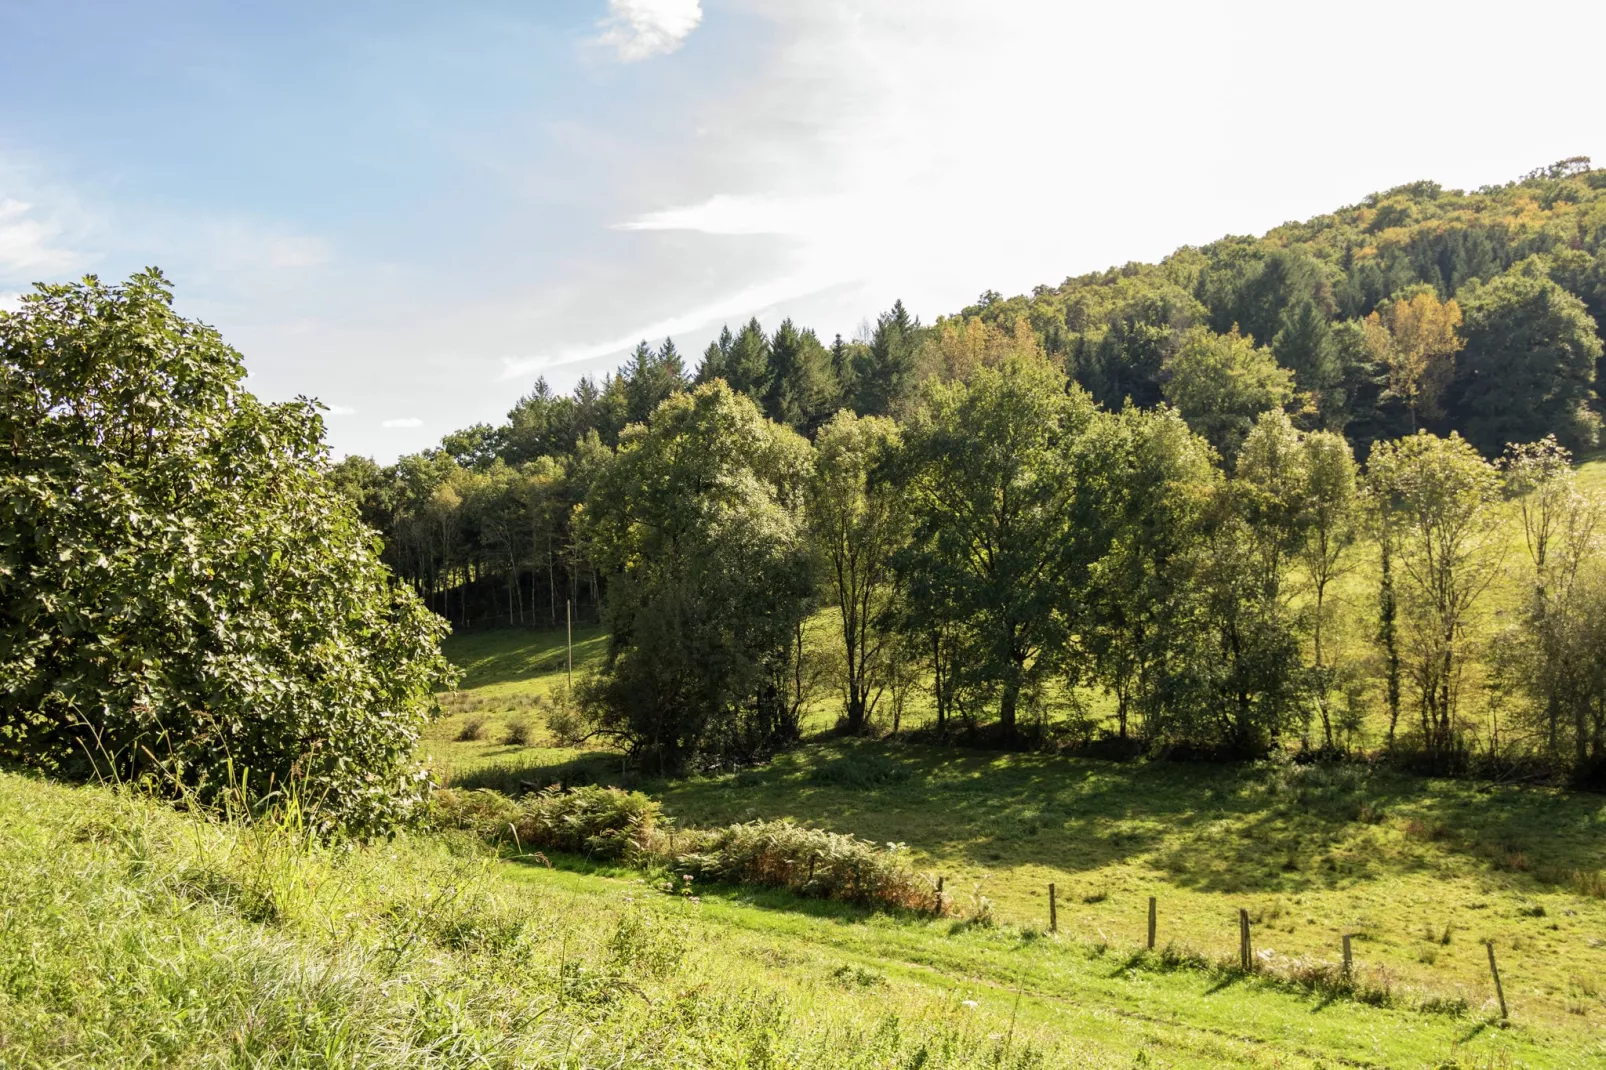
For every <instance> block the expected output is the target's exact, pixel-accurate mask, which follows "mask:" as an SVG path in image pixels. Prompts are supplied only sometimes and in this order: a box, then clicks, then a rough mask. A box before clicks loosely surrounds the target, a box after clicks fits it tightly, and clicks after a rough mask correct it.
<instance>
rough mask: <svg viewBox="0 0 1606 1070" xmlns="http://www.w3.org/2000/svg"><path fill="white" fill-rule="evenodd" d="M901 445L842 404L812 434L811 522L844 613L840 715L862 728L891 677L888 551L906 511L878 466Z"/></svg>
mask: <svg viewBox="0 0 1606 1070" xmlns="http://www.w3.org/2000/svg"><path fill="white" fill-rule="evenodd" d="M898 445H899V434H898V425H897V424H895V423H893V422H892V421H891V420H890V419H888V418H886V417H884V416H862V417H861V416H855V415H854V414H853V413H852V412H850V411H847V410H844V411H842V412H839V413H837V414H836V415H835V416H834V417H832V418H831V420H830V421H829V422H827V423H826V425H825V426H824V427H822V428H821V429H820V434H819V436H818V437H817V438H816V439H815V442H814V447H815V453H814V471H813V474H812V477H811V478H810V480H809V499H808V503H809V523H810V527H811V529H812V530H813V534H814V539H815V543H816V545H817V546H818V547H819V550H820V553H821V555H822V556H823V557H824V559H825V568H826V574H827V583H828V584H829V586H830V593H831V594H832V595H833V596H834V598H835V601H836V604H837V611H838V615H839V619H840V621H841V629H842V630H841V638H842V644H841V645H842V659H843V660H842V669H841V672H840V674H839V678H840V683H841V690H842V700H843V721H844V725H845V727H846V728H847V730H848V731H849V732H861V731H863V730H864V728H865V727H866V725H867V724H868V722H869V719H870V717H871V715H872V714H873V713H874V712H875V707H876V703H877V701H878V700H879V698H880V696H881V693H882V692H883V691H884V690H885V688H886V684H887V681H888V675H889V668H890V666H889V665H888V658H889V657H890V656H892V651H891V648H890V643H891V640H892V625H893V623H894V619H895V615H896V611H897V600H896V598H895V588H896V585H895V583H894V576H893V569H892V563H893V557H894V555H895V554H896V553H897V552H898V551H899V550H900V549H902V546H903V541H904V538H905V536H906V529H907V517H906V513H905V510H904V503H903V488H902V487H900V486H898V485H897V484H896V483H895V482H894V481H892V480H891V479H888V478H887V477H886V475H885V474H884V472H883V469H884V467H885V466H886V465H887V463H888V462H889V461H890V460H891V458H892V456H893V455H894V453H895V452H896V450H897V448H898Z"/></svg>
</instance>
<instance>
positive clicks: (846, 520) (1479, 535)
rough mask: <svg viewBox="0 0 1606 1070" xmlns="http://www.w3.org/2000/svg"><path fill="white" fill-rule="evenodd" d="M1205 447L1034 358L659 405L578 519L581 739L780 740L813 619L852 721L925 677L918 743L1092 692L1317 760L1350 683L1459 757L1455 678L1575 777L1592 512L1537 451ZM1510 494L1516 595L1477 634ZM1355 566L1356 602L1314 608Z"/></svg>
mask: <svg viewBox="0 0 1606 1070" xmlns="http://www.w3.org/2000/svg"><path fill="white" fill-rule="evenodd" d="M1218 456H1219V455H1218V454H1217V453H1216V452H1215V451H1214V450H1213V449H1212V447H1211V446H1210V444H1209V443H1208V442H1207V441H1206V440H1205V439H1204V438H1203V437H1202V436H1200V435H1199V434H1197V433H1196V432H1194V431H1193V430H1191V429H1190V428H1189V427H1188V426H1187V423H1186V422H1185V421H1184V420H1183V419H1182V418H1181V417H1180V416H1179V414H1178V413H1177V412H1176V411H1175V410H1173V409H1170V408H1168V407H1160V408H1157V409H1154V410H1141V409H1138V408H1136V407H1131V406H1129V407H1126V408H1124V409H1122V410H1120V411H1118V412H1110V411H1107V410H1104V409H1101V408H1100V407H1099V406H1098V405H1097V404H1096V403H1095V402H1093V400H1092V399H1091V398H1090V397H1089V396H1088V395H1087V394H1086V392H1085V391H1082V390H1080V389H1078V388H1076V387H1074V386H1070V387H1069V388H1067V383H1066V380H1065V377H1064V375H1063V373H1062V372H1061V371H1060V370H1059V369H1058V368H1056V367H1055V366H1054V365H1053V364H1052V363H1051V362H1049V361H1048V360H1046V359H1045V358H1044V357H1043V356H1042V355H1041V354H1038V353H1035V352H1030V351H1028V352H1025V353H1013V354H1009V355H1007V356H1005V357H1003V358H1002V359H1001V360H998V361H996V362H992V361H990V362H987V363H984V364H982V365H981V366H980V367H978V368H977V369H976V370H974V371H973V372H972V373H971V374H970V375H968V376H967V377H966V378H965V379H962V380H959V381H956V382H935V381H934V382H933V383H931V384H930V385H929V386H928V387H927V389H926V390H925V392H924V394H923V396H922V398H921V401H920V403H919V405H918V406H917V407H916V408H915V410H914V412H913V413H912V414H911V416H910V418H909V419H908V420H906V421H904V422H902V423H901V424H900V423H898V422H895V421H893V420H891V419H888V418H885V417H875V416H871V417H860V416H858V415H856V414H854V413H852V412H847V411H844V412H839V413H838V414H837V415H836V416H834V417H833V418H832V419H831V420H829V421H828V422H827V423H826V424H825V425H824V426H823V427H822V428H821V429H820V431H819V433H818V435H817V437H816V439H815V441H814V443H813V444H812V446H811V444H810V443H809V442H808V441H807V440H805V439H804V438H802V437H801V436H799V435H797V434H795V433H793V432H791V431H790V430H789V429H787V428H784V427H781V426H780V425H778V424H776V423H774V422H773V421H769V420H767V419H766V418H765V417H764V416H763V414H762V413H761V412H760V411H759V409H758V406H757V405H756V403H754V402H753V401H752V400H751V399H749V398H747V397H745V396H744V395H741V394H739V393H737V392H734V391H732V390H731V389H730V388H729V387H728V386H727V385H725V384H724V383H723V382H715V383H713V384H708V385H705V386H702V387H699V388H697V389H695V390H694V391H693V392H691V393H688V394H682V395H677V396H676V397H674V398H672V399H670V400H669V401H667V402H666V403H664V404H663V405H662V406H661V407H660V408H659V410H658V411H657V412H656V413H655V414H654V416H653V417H652V418H651V420H650V421H649V422H648V423H647V424H645V425H637V426H634V427H632V428H630V429H628V430H627V431H626V433H625V435H624V437H623V439H622V440H621V442H620V445H619V449H618V452H617V455H616V457H615V459H614V461H613V462H612V463H611V464H609V465H608V466H606V467H605V468H604V469H603V470H602V472H601V475H600V477H599V479H598V481H597V483H596V484H595V486H594V493H593V496H592V497H591V498H590V499H589V500H588V502H587V504H586V507H585V512H584V520H583V523H582V525H581V527H582V531H583V533H584V537H585V538H587V539H589V540H591V541H592V544H593V545H594V547H595V552H596V553H597V555H598V559H599V561H600V562H601V564H602V567H603V569H604V570H605V572H606V573H607V575H609V576H610V577H612V579H611V581H610V586H609V589H608V590H609V597H608V603H607V604H608V622H609V624H610V626H611V629H612V646H611V656H610V660H609V663H608V665H607V668H606V669H605V670H604V671H603V672H602V673H601V675H600V676H599V677H598V679H597V680H596V681H594V682H593V683H592V684H591V685H590V686H589V687H588V689H587V692H586V694H585V696H584V698H585V704H586V707H587V709H588V711H589V713H590V715H591V717H592V718H593V725H594V727H596V728H598V729H600V730H602V731H604V732H606V733H609V734H611V735H613V736H615V737H617V738H619V739H621V740H623V741H625V742H626V743H628V744H629V745H631V746H633V747H635V748H636V749H637V750H638V751H639V752H640V753H641V754H642V755H643V757H644V758H645V759H646V760H648V761H649V762H651V763H657V764H661V765H663V766H664V767H666V768H672V767H676V766H679V765H681V764H683V763H685V762H686V761H687V760H689V759H692V758H694V757H697V756H704V757H706V756H709V755H714V756H721V755H729V754H731V753H740V754H748V753H752V752H755V751H762V750H764V749H765V748H769V747H774V746H779V745H784V744H785V743H786V742H788V741H789V740H790V739H792V738H795V735H796V732H797V726H798V716H799V711H800V709H801V707H802V704H803V702H804V701H805V699H806V697H807V678H808V673H807V671H806V668H805V666H804V644H803V632H802V628H803V623H804V621H805V620H806V619H807V618H808V617H809V616H810V614H811V613H812V612H813V611H814V610H815V608H816V607H817V606H819V605H821V604H825V605H828V606H831V607H832V608H833V610H834V612H833V614H832V619H833V621H834V626H833V628H832V635H833V639H832V642H831V647H832V649H833V656H832V657H831V659H830V661H831V667H830V670H829V677H830V679H831V680H832V681H833V682H834V684H835V686H836V687H837V688H838V689H839V691H840V695H841V700H842V709H843V725H844V728H845V729H847V730H849V731H862V730H864V729H865V728H867V727H868V726H870V725H871V724H872V723H874V722H876V721H877V720H880V721H882V722H883V723H885V722H887V721H889V720H895V719H896V717H897V716H898V713H897V711H898V709H899V708H900V704H901V703H902V701H904V699H905V698H906V696H907V694H908V693H909V692H910V691H911V690H914V689H920V690H924V691H926V692H928V693H929V694H930V695H931V698H932V701H933V703H934V705H935V707H936V717H937V725H938V727H939V729H940V728H945V727H958V726H960V725H963V726H965V727H967V728H971V729H974V728H975V727H977V726H985V725H991V726H992V728H991V729H989V730H990V731H992V732H995V733H996V734H997V735H999V736H1001V737H1002V738H1003V739H1004V740H1005V741H1009V740H1013V739H1015V738H1017V737H1018V735H1019V734H1020V733H1021V732H1022V731H1023V729H1024V727H1025V725H1024V722H1035V724H1036V725H1039V726H1040V724H1041V722H1042V719H1043V718H1044V717H1045V716H1046V715H1047V714H1048V713H1049V711H1051V710H1054V711H1056V712H1057V714H1058V717H1057V720H1058V722H1059V723H1060V724H1062V725H1063V724H1066V723H1069V724H1071V725H1072V726H1073V728H1074V726H1075V725H1076V724H1077V721H1078V705H1079V700H1078V698H1077V696H1078V694H1079V693H1080V690H1079V689H1082V688H1085V687H1087V686H1092V687H1094V688H1097V689H1101V690H1103V691H1105V692H1107V693H1109V694H1110V695H1112V696H1114V698H1115V702H1116V719H1115V726H1114V732H1115V733H1116V734H1118V735H1120V736H1131V737H1135V738H1138V739H1141V740H1143V741H1146V742H1148V743H1151V744H1165V745H1174V746H1175V745H1180V746H1185V747H1187V748H1190V749H1197V750H1207V751H1211V752H1216V753H1229V754H1235V755H1248V754H1257V753H1263V752H1264V751H1265V750H1266V749H1267V748H1268V747H1270V746H1272V745H1274V744H1276V743H1277V742H1279V741H1280V740H1288V739H1302V740H1304V741H1305V742H1306V743H1307V744H1308V745H1310V746H1312V747H1317V748H1323V749H1328V750H1337V749H1341V748H1343V747H1345V746H1346V744H1347V743H1348V741H1349V738H1350V737H1351V736H1353V734H1354V733H1355V732H1356V730H1357V729H1358V728H1359V722H1360V719H1361V717H1362V716H1363V715H1364V712H1365V709H1366V706H1367V703H1368V697H1367V696H1368V691H1369V690H1371V691H1372V692H1374V693H1379V694H1380V699H1379V701H1378V705H1379V706H1380V708H1381V710H1382V711H1383V712H1384V713H1385V714H1386V718H1387V729H1386V733H1387V734H1386V739H1385V740H1384V741H1383V742H1384V743H1385V745H1386V746H1387V747H1389V748H1393V749H1396V750H1397V751H1401V752H1408V753H1410V754H1412V755H1415V756H1419V757H1420V758H1421V759H1422V760H1424V761H1425V762H1427V763H1429V764H1431V765H1432V766H1433V767H1435V768H1441V769H1442V768H1453V767H1457V766H1461V765H1464V764H1465V763H1466V762H1467V761H1468V760H1469V758H1471V757H1472V754H1471V750H1472V747H1473V746H1474V744H1475V743H1477V742H1480V740H1477V739H1474V738H1473V737H1472V736H1471V735H1470V734H1469V733H1468V726H1469V721H1468V719H1467V717H1466V716H1465V711H1464V706H1465V704H1466V690H1467V688H1468V686H1469V684H1468V681H1469V680H1473V679H1477V680H1478V681H1479V682H1480V683H1485V684H1487V685H1489V686H1493V687H1497V688H1499V689H1500V692H1501V695H1502V696H1503V698H1504V699H1505V700H1506V702H1507V703H1508V705H1509V708H1510V711H1511V712H1510V715H1509V716H1508V720H1507V727H1506V728H1505V729H1504V732H1505V735H1504V736H1503V737H1501V738H1499V739H1494V740H1492V741H1491V740H1481V741H1482V742H1490V743H1492V745H1493V746H1495V747H1496V748H1499V750H1500V755H1501V756H1504V757H1507V758H1509V757H1511V756H1512V755H1514V754H1515V753H1517V750H1519V749H1520V750H1523V751H1524V752H1525V753H1529V754H1532V755H1536V756H1540V757H1543V758H1545V759H1547V760H1550V761H1552V762H1554V763H1555V764H1556V765H1557V766H1558V767H1564V768H1569V769H1572V770H1573V771H1574V772H1577V773H1579V774H1581V775H1583V774H1587V773H1589V772H1590V771H1592V770H1594V769H1596V768H1597V767H1598V765H1599V763H1600V762H1601V760H1602V758H1603V757H1606V645H1603V644H1606V629H1603V628H1602V627H1601V626H1600V625H1599V624H1598V623H1596V622H1597V621H1599V620H1602V619H1606V585H1603V584H1606V559H1603V558H1602V555H1601V552H1600V551H1601V547H1600V544H1599V539H1598V537H1597V536H1598V532H1597V524H1598V521H1599V518H1600V516H1601V505H1600V503H1599V501H1598V500H1595V499H1592V498H1590V497H1589V496H1587V495H1584V494H1582V493H1581V492H1580V491H1579V490H1578V489H1577V487H1576V484H1575V481H1574V477H1573V473H1572V468H1571V466H1570V465H1569V464H1568V463H1567V454H1566V451H1565V450H1564V448H1562V447H1561V446H1559V445H1558V444H1557V443H1556V442H1555V441H1554V440H1547V441H1546V442H1543V443H1541V444H1538V445H1534V446H1528V447H1522V448H1517V449H1514V450H1512V451H1511V452H1510V454H1509V455H1508V456H1507V458H1506V459H1505V460H1504V461H1503V462H1501V463H1500V464H1495V463H1491V462H1490V461H1488V460H1486V459H1484V458H1483V457H1481V456H1480V455H1479V454H1478V452H1477V451H1476V450H1475V449H1473V448H1472V447H1471V446H1470V445H1469V444H1468V443H1467V442H1466V441H1465V440H1463V439H1461V438H1460V437H1459V436H1456V435H1451V436H1449V437H1444V438H1441V437H1438V436H1436V435H1433V434H1431V433H1428V432H1419V433H1417V434H1415V435H1411V436H1407V437H1404V438H1402V439H1399V440H1397V441H1390V442H1384V443H1378V444H1377V445H1375V446H1374V447H1373V449H1372V450H1371V455H1370V458H1369V462H1368V464H1367V466H1366V468H1365V470H1364V472H1363V471H1362V470H1361V469H1360V468H1359V467H1358V466H1357V464H1356V463H1355V461H1354V459H1353V455H1352V451H1351V447H1350V445H1349V443H1348V442H1347V441H1345V439H1344V438H1343V437H1342V436H1340V435H1338V434H1336V433H1333V432H1325V431H1313V432H1305V431H1301V430H1299V429H1298V428H1296V427H1295V426H1294V425H1293V423H1292V421H1291V420H1290V419H1289V418H1288V416H1287V414H1285V413H1283V412H1282V411H1281V410H1278V409H1267V410H1265V411H1264V412H1263V413H1261V414H1260V415H1259V416H1258V418H1257V419H1256V420H1255V422H1254V424H1253V426H1252V427H1251V429H1250V430H1249V431H1248V433H1247V434H1246V435H1245V437H1244V440H1243V442H1242V444H1241V448H1240V450H1239V453H1238V457H1237V460H1236V464H1235V465H1234V466H1233V470H1232V471H1231V473H1230V474H1229V473H1227V472H1225V471H1223V469H1222V468H1221V467H1220V465H1219V464H1218V463H1217V460H1218ZM1508 496H1509V497H1513V498H1515V500H1516V501H1517V502H1518V503H1519V506H1518V508H1517V512H1518V515H1519V516H1520V517H1521V523H1522V530H1523V531H1524V532H1525V533H1526V534H1527V536H1528V540H1527V541H1528V546H1529V547H1530V550H1531V555H1532V556H1531V559H1530V561H1529V565H1528V568H1527V574H1528V576H1529V581H1530V586H1531V589H1532V595H1531V597H1530V598H1529V599H1528V601H1527V603H1526V605H1525V608H1524V610H1523V612H1522V613H1520V614H1517V615H1515V616H1513V617H1512V618H1511V619H1509V620H1508V621H1507V622H1506V623H1505V625H1504V626H1503V628H1504V631H1503V633H1502V635H1501V640H1500V642H1499V643H1498V644H1494V645H1493V646H1485V644H1486V643H1487V642H1488V640H1489V639H1490V638H1491V637H1492V634H1493V633H1492V631H1491V629H1492V628H1493V627H1495V625H1494V624H1493V623H1492V618H1491V617H1490V616H1489V614H1488V613H1486V612H1484V610H1485V609H1486V608H1487V607H1486V606H1485V604H1484V603H1485V602H1486V600H1487V592H1488V590H1489V588H1490V585H1491V583H1492V582H1493V581H1494V578H1495V576H1496V574H1497V571H1498V570H1499V569H1500V567H1501V565H1502V561H1503V553H1502V549H1503V545H1504V534H1503V533H1504V532H1505V531H1506V528H1505V526H1504V525H1505V523H1506V518H1507V515H1508V511H1509V510H1508V506H1507V505H1506V498H1507V497H1508ZM1361 568H1365V569H1366V570H1367V571H1368V572H1370V573H1371V575H1372V576H1373V577H1375V582H1374V583H1373V584H1371V586H1372V589H1373V591H1374V593H1375V600H1374V599H1368V602H1370V603H1371V604H1370V605H1369V606H1366V607H1362V606H1357V605H1355V604H1353V603H1349V604H1346V603H1343V602H1341V601H1340V600H1338V599H1335V598H1334V597H1333V594H1334V589H1335V584H1337V583H1338V582H1339V581H1340V580H1341V579H1343V578H1344V577H1345V576H1346V575H1347V574H1349V573H1350V572H1352V571H1355V570H1357V569H1361ZM1359 618H1364V620H1362V619H1359ZM1364 632H1370V633H1371V634H1372V636H1374V637H1375V640H1374V641H1373V642H1369V643H1362V644H1357V643H1356V642H1355V637H1356V636H1357V634H1360V633H1364ZM1358 645H1359V646H1360V647H1362V648H1363V649H1362V650H1361V651H1360V652H1357V646H1358ZM1486 650H1491V651H1498V652H1499V656H1498V657H1497V658H1494V659H1493V660H1494V661H1495V662H1497V665H1496V669H1495V671H1492V672H1488V673H1484V672H1482V671H1481V670H1479V671H1477V672H1475V671H1474V665H1475V664H1478V662H1477V661H1476V658H1477V657H1478V655H1479V654H1481V653H1483V652H1484V651H1486ZM1373 674H1375V676H1376V677H1377V679H1376V680H1375V681H1373V680H1370V679H1368V677H1369V675H1373ZM1374 683H1375V685H1376V686H1375V687H1373V686H1372V685H1373V684H1374ZM1036 730H1040V728H1039V729H1036ZM1480 739H1481V737H1480ZM1514 748H1515V749H1514Z"/></svg>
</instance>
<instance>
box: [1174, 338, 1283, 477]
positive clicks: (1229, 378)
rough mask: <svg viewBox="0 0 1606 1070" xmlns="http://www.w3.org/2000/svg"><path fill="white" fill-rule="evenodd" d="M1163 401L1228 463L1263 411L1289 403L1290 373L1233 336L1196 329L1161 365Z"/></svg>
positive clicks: (1264, 352) (1266, 353)
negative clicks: (1164, 376) (1164, 399)
mask: <svg viewBox="0 0 1606 1070" xmlns="http://www.w3.org/2000/svg"><path fill="white" fill-rule="evenodd" d="M1165 372H1166V381H1165V384H1164V390H1165V398H1166V400H1167V401H1168V402H1170V403H1171V404H1172V405H1174V406H1175V407H1176V409H1177V411H1178V412H1180V413H1182V417H1183V419H1185V420H1187V421H1188V426H1189V427H1191V428H1193V429H1194V430H1195V431H1197V432H1198V433H1199V434H1201V435H1203V436H1204V438H1205V440H1206V441H1208V442H1209V443H1210V444H1211V445H1212V446H1214V447H1215V448H1216V449H1217V450H1219V451H1220V452H1221V454H1222V456H1223V457H1226V458H1228V459H1229V460H1230V459H1232V458H1234V457H1236V456H1237V454H1238V447H1239V446H1240V445H1241V444H1242V443H1243V440H1244V437H1245V436H1247V435H1248V434H1249V429H1250V428H1251V427H1252V426H1253V425H1254V421H1255V417H1256V416H1258V415H1260V414H1261V413H1263V412H1265V411H1266V410H1267V409H1275V408H1280V407H1281V406H1282V405H1283V404H1285V403H1286V402H1287V401H1288V400H1289V399H1290V398H1291V397H1293V373H1292V372H1291V371H1289V370H1288V369H1286V368H1280V367H1278V366H1277V359H1276V358H1275V357H1274V356H1272V353H1271V350H1269V349H1265V348H1261V347H1257V346H1256V345H1255V344H1254V341H1253V339H1250V338H1246V337H1244V336H1243V335H1241V334H1239V333H1238V332H1237V331H1232V332H1230V333H1228V334H1215V333H1213V332H1212V331H1210V330H1209V329H1208V328H1205V327H1195V328H1193V329H1192V330H1190V331H1188V332H1187V333H1186V334H1185V335H1183V337H1182V344H1181V346H1180V347H1179V348H1178V349H1177V352H1176V354H1175V355H1173V356H1172V357H1171V359H1170V360H1169V361H1168V362H1167V364H1166V369H1165Z"/></svg>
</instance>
